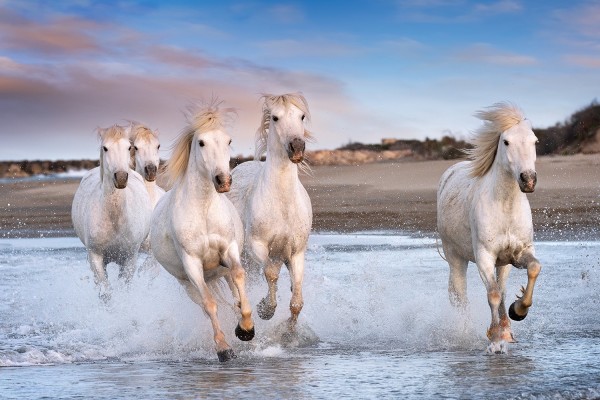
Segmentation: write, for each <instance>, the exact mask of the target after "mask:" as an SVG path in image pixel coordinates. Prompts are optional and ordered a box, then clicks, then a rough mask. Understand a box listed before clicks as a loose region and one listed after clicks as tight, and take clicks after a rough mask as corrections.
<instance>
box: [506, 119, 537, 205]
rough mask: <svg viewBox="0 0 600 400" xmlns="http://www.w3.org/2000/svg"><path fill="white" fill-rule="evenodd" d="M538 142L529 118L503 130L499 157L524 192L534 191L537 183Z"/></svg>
mask: <svg viewBox="0 0 600 400" xmlns="http://www.w3.org/2000/svg"><path fill="white" fill-rule="evenodd" d="M536 143H538V139H537V137H536V136H535V134H534V133H533V131H532V130H531V123H530V122H529V121H528V120H523V121H521V122H519V123H518V124H516V125H514V126H512V127H511V128H509V129H508V130H506V131H504V132H502V134H501V135H500V140H499V142H498V154H497V157H499V158H500V161H501V163H502V164H503V165H504V166H505V168H506V170H507V171H508V172H509V173H510V174H511V175H512V176H513V177H514V178H515V180H516V181H517V183H518V184H519V189H521V192H523V193H532V192H533V191H534V190H535V185H536V183H537V173H536V172H535V159H536V152H535V145H536Z"/></svg>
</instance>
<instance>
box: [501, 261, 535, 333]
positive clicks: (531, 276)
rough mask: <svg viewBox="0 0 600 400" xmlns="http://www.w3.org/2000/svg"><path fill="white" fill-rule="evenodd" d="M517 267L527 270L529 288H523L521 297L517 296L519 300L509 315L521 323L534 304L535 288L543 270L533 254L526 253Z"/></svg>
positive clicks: (512, 305)
mask: <svg viewBox="0 0 600 400" xmlns="http://www.w3.org/2000/svg"><path fill="white" fill-rule="evenodd" d="M515 266H516V267H518V268H527V286H526V287H525V288H523V287H521V296H518V295H517V300H516V301H515V302H514V303H512V304H511V305H510V308H509V309H508V315H509V316H510V318H511V319H513V320H515V321H521V320H523V319H524V318H525V317H526V316H527V312H528V311H529V307H531V305H532V304H533V288H534V286H535V281H536V280H537V277H538V275H539V274H540V271H541V270H542V265H541V264H540V262H539V261H538V259H537V258H535V256H534V255H533V253H532V252H526V253H524V254H523V256H521V258H520V259H519V260H518V261H517V262H516V263H515Z"/></svg>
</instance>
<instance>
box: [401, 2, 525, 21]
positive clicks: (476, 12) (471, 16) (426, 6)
mask: <svg viewBox="0 0 600 400" xmlns="http://www.w3.org/2000/svg"><path fill="white" fill-rule="evenodd" d="M397 4H398V6H399V9H400V13H399V15H400V18H401V19H404V20H410V21H413V22H421V23H465V22H472V21H479V20H481V19H485V18H491V17H495V16H498V15H503V14H513V13H519V12H521V11H522V10H523V6H522V5H521V3H520V2H519V1H516V0H499V1H494V2H488V3H472V4H471V3H470V2H468V1H466V0H401V1H399V2H398V3H397Z"/></svg>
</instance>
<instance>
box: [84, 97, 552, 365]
mask: <svg viewBox="0 0 600 400" xmlns="http://www.w3.org/2000/svg"><path fill="white" fill-rule="evenodd" d="M262 101H263V107H262V116H261V120H260V125H259V128H258V130H257V133H256V150H255V158H254V159H255V161H249V162H245V163H242V164H240V165H238V166H237V167H235V168H234V169H233V170H232V171H230V168H229V161H230V144H231V138H230V137H229V135H228V134H227V132H226V129H227V125H228V121H229V119H230V117H231V116H232V114H233V113H234V110H232V109H227V108H223V107H222V104H221V103H219V102H213V103H212V104H210V105H208V106H205V107H202V108H199V109H197V110H194V111H191V112H189V113H188V115H187V126H186V127H185V128H184V129H183V131H182V133H181V134H180V135H179V137H178V138H177V139H176V142H175V143H174V145H173V147H172V154H171V157H170V158H169V160H168V161H167V163H166V166H165V170H164V173H165V174H166V177H165V178H166V180H167V182H168V183H167V185H166V187H168V188H169V190H168V191H167V192H165V191H164V190H163V189H161V188H160V187H159V186H158V185H157V184H156V178H157V174H158V167H159V148H160V144H159V140H158V135H157V133H156V132H154V131H152V130H151V129H149V128H148V127H146V126H144V125H142V124H139V123H131V124H129V125H127V126H120V125H113V126H111V127H109V128H106V129H100V130H99V136H100V141H101V146H100V166H99V167H96V168H94V169H92V170H90V171H89V172H88V173H87V174H86V175H85V176H84V177H83V179H82V180H81V184H80V186H79V188H78V189H77V192H76V193H75V197H74V199H73V205H72V219H73V225H74V227H75V232H76V234H77V236H78V237H79V238H80V239H81V241H82V242H83V244H84V245H85V247H86V249H87V254H88V260H89V263H90V266H91V269H92V271H93V273H94V281H95V283H96V285H97V287H98V290H99V295H100V297H101V298H102V299H103V300H104V301H109V300H110V297H111V288H110V285H109V281H108V278H107V270H106V267H107V264H109V263H110V262H114V263H116V264H117V265H118V266H119V268H120V269H119V271H120V272H119V278H122V279H123V280H124V281H125V282H129V281H130V280H131V279H132V278H133V276H134V272H135V268H136V263H137V256H138V252H140V251H145V252H148V253H149V256H148V257H153V258H154V259H156V260H157V261H158V263H160V264H161V265H162V267H163V268H164V269H165V270H166V271H168V272H169V273H170V274H171V275H172V276H174V277H175V278H176V279H177V280H178V281H179V283H180V284H181V285H182V286H183V287H184V288H185V290H186V292H187V294H188V295H189V297H190V299H192V300H193V301H194V302H195V303H197V304H198V305H200V306H201V307H202V309H203V311H204V312H205V313H206V315H207V316H208V317H209V318H210V321H211V324H212V328H213V331H214V341H215V344H216V352H217V356H218V358H219V360H220V361H227V360H230V359H232V358H234V357H235V354H234V352H233V350H232V348H231V346H230V345H229V344H228V343H227V341H226V339H225V335H224V334H223V331H222V329H221V326H220V324H219V319H218V316H217V306H218V304H219V303H220V301H218V299H221V300H223V296H221V295H220V294H217V293H215V290H218V283H219V282H220V281H221V278H223V279H224V281H225V282H226V283H227V286H228V287H229V289H230V290H231V293H232V297H233V299H234V301H233V303H234V305H235V310H236V313H237V315H238V318H239V322H238V325H237V327H236V328H235V335H236V336H237V337H238V338H239V339H240V340H243V341H248V340H251V339H252V338H253V337H254V322H253V320H252V305H251V304H250V302H249V300H248V297H247V294H246V272H247V271H248V273H249V274H259V273H260V272H262V273H263V274H264V277H265V279H266V282H267V285H268V291H267V294H266V296H265V297H264V298H263V299H262V300H261V301H260V302H259V303H258V304H257V312H258V315H259V316H260V317H261V318H262V319H267V320H268V319H270V318H271V317H272V316H273V315H274V313H275V309H276V307H277V281H278V278H279V273H280V270H281V267H282V266H283V265H285V266H286V267H287V268H288V270H289V275H290V279H291V291H292V296H291V300H290V313H291V315H290V318H289V329H290V330H291V331H293V330H294V329H295V325H296V322H297V320H298V315H299V314H300V311H301V310H302V307H303V304H304V301H303V297H302V283H303V277H304V259H305V253H306V248H307V243H308V237H309V234H310V231H311V225H312V207H311V201H310V198H309V196H308V194H307V192H306V190H305V188H304V187H303V185H302V183H301V182H300V179H299V177H298V172H299V171H298V170H299V168H300V169H302V168H303V167H304V166H305V164H304V151H305V143H306V141H308V140H310V139H311V138H312V135H311V134H310V132H309V131H308V130H307V129H306V127H305V124H306V122H307V121H308V120H309V119H310V114H309V109H308V104H307V102H306V100H305V98H304V97H303V96H302V95H300V94H284V95H279V96H274V95H264V96H263V97H262ZM476 116H478V117H479V118H480V119H481V120H483V126H482V128H480V129H479V130H478V131H476V132H475V134H474V136H473V139H472V144H473V148H472V149H471V150H469V152H468V156H469V161H462V162H459V163H457V164H455V165H453V166H452V167H450V168H449V169H448V170H447V171H446V172H445V173H444V174H443V176H442V178H441V180H440V184H439V189H438V201H437V214H438V231H439V235H440V237H441V240H442V246H443V250H444V257H445V259H446V260H447V262H448V264H449V266H450V279H449V286H448V291H449V294H450V300H451V302H452V304H454V305H456V306H457V307H460V308H462V309H466V307H467V305H468V304H467V303H468V302H467V293H466V290H467V288H466V271H467V265H468V263H469V261H471V262H474V263H476V264H477V267H478V269H479V273H480V275H481V279H482V280H483V283H484V284H485V286H486V289H487V296H488V303H489V306H490V310H491V316H492V318H491V324H490V327H489V329H488V332H487V334H488V338H489V340H490V343H489V345H488V348H487V351H488V352H490V353H505V352H506V351H507V343H508V342H512V341H514V338H513V335H512V331H511V326H510V320H509V317H510V318H511V319H513V320H517V321H518V320H522V319H523V318H525V317H526V316H527V311H528V309H529V307H531V305H532V296H533V288H534V285H535V281H536V278H537V276H538V274H539V272H540V270H541V266H540V263H539V262H538V260H537V259H536V258H535V252H534V247H533V227H532V219H531V209H530V206H529V202H528V200H527V197H526V195H525V193H529V192H533V190H534V188H535V184H536V173H535V159H536V151H535V143H536V141H537V139H536V137H535V135H534V133H533V131H532V129H531V124H530V122H529V121H528V120H527V119H526V118H525V117H524V116H523V114H522V112H521V111H520V110H519V109H518V108H517V107H516V106H514V105H513V104H511V103H498V104H495V105H493V106H491V107H489V108H487V109H485V110H484V111H480V112H478V113H477V114H476ZM263 156H265V161H258V160H261V158H262V157H263ZM511 265H512V266H515V267H517V268H526V269H527V278H528V281H527V285H526V287H522V293H521V296H518V298H517V300H516V301H515V302H514V303H512V304H511V306H510V307H509V310H508V311H507V310H506V305H505V297H506V293H505V288H506V280H507V278H508V274H509V271H510V269H511Z"/></svg>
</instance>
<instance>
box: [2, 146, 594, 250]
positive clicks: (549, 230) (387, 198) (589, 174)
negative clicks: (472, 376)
mask: <svg viewBox="0 0 600 400" xmlns="http://www.w3.org/2000/svg"><path fill="white" fill-rule="evenodd" d="M456 162H457V161H456V160H451V161H404V162H397V161H396V162H384V163H374V164H363V165H355V166H352V165H344V166H317V167H313V171H312V174H311V175H303V176H302V177H301V179H302V181H303V183H304V184H305V186H306V188H307V190H308V193H309V195H310V197H311V199H312V204H313V210H314V222H313V230H314V231H317V232H318V231H336V232H353V231H365V230H393V231H404V232H407V233H410V234H413V235H433V234H434V233H435V229H436V228H435V225H436V222H435V220H436V190H437V183H438V180H439V177H440V176H441V174H442V173H443V171H444V170H445V169H446V168H448V167H449V166H450V165H452V164H454V163H456ZM537 172H538V185H537V188H536V191H535V193H532V194H530V195H528V197H529V200H530V203H531V206H532V209H533V220H534V221H533V222H534V227H535V231H536V238H538V239H555V240H560V239H561V238H563V239H567V238H568V239H572V240H574V239H585V238H594V239H598V237H600V233H599V228H600V156H599V155H576V156H551V157H540V158H538V162H537ZM78 185H79V181H78V180H76V179H70V180H61V179H57V180H49V179H43V180H35V179H33V180H32V179H30V180H20V181H4V182H2V183H0V237H39V236H72V235H74V233H73V228H72V224H71V216H70V213H71V201H72V198H73V194H74V193H75V190H76V189H77V186H78Z"/></svg>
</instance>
